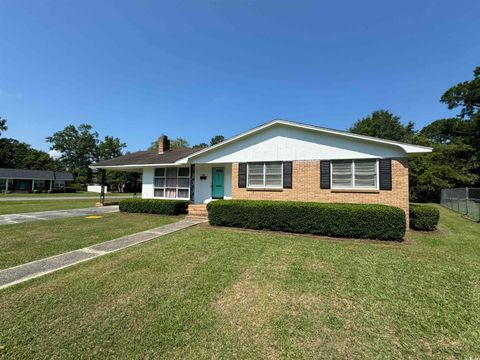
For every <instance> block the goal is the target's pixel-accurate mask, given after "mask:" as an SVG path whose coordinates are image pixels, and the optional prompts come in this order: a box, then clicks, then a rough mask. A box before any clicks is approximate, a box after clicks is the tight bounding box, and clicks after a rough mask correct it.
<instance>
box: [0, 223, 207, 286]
mask: <svg viewBox="0 0 480 360" xmlns="http://www.w3.org/2000/svg"><path fill="white" fill-rule="evenodd" d="M206 221H207V220H206V219H205V220H204V219H185V220H181V221H179V222H176V223H173V224H169V225H164V226H160V227H158V228H154V229H150V230H147V231H142V232H139V233H136V234H132V235H127V236H123V237H121V238H118V239H114V240H110V241H106V242H103V243H100V244H96V245H92V246H89V247H86V248H83V249H79V250H74V251H69V252H66V253H64V254H60V255H55V256H51V257H48V258H45V259H40V260H36V261H32V262H29V263H26V264H22V265H18V266H14V267H11V268H8V269H5V270H1V271H0V289H3V288H6V287H8V286H12V285H15V284H19V283H22V282H24V281H27V280H30V279H33V278H36V277H39V276H43V275H46V274H49V273H51V272H54V271H57V270H60V269H64V268H66V267H69V266H72V265H75V264H79V263H81V262H84V261H88V260H91V259H94V258H96V257H99V256H102V255H106V254H110V253H112V252H115V251H118V250H122V249H125V248H127V247H130V246H133V245H137V244H141V243H143V242H145V241H149V240H152V239H155V238H157V237H159V236H163V235H166V234H170V233H173V232H176V231H179V230H182V229H186V228H188V227H190V226H194V225H197V224H199V223H202V222H206Z"/></svg>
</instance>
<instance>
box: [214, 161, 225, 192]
mask: <svg viewBox="0 0 480 360" xmlns="http://www.w3.org/2000/svg"><path fill="white" fill-rule="evenodd" d="M223 179H224V171H223V167H214V168H212V198H213V199H223V195H224V186H223Z"/></svg>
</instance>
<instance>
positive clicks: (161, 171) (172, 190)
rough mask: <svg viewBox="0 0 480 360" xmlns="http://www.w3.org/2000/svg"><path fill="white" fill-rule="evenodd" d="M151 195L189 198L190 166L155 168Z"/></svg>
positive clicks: (168, 197)
mask: <svg viewBox="0 0 480 360" xmlns="http://www.w3.org/2000/svg"><path fill="white" fill-rule="evenodd" d="M153 192H154V193H153V196H154V197H158V198H164V199H189V198H190V168H188V167H183V168H177V167H168V168H157V169H155V176H154V178H153Z"/></svg>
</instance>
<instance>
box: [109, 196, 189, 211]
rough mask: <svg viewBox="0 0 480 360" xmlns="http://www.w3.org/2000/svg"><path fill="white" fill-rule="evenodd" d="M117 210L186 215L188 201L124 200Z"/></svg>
mask: <svg viewBox="0 0 480 360" xmlns="http://www.w3.org/2000/svg"><path fill="white" fill-rule="evenodd" d="M119 208H120V211H122V212H131V213H147V214H163V215H179V214H186V213H187V209H188V201H186V200H160V199H125V200H121V201H120V203H119Z"/></svg>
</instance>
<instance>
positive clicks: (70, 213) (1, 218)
mask: <svg viewBox="0 0 480 360" xmlns="http://www.w3.org/2000/svg"><path fill="white" fill-rule="evenodd" d="M114 212H118V205H112V206H104V207H98V208H97V207H90V208H83V209H70V210H52V211H38V212H28V213H21V214H7V215H0V225H8V224H18V223H24V222H29V221H38V220H52V219H61V218H68V217H75V216H87V215H98V214H100V215H101V214H109V213H114Z"/></svg>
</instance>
